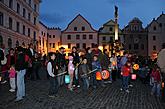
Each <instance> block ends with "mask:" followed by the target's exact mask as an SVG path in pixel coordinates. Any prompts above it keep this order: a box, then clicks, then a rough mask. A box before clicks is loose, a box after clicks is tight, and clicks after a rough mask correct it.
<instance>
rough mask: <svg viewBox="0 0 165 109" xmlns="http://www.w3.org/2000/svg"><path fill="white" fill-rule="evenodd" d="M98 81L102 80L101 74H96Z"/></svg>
mask: <svg viewBox="0 0 165 109" xmlns="http://www.w3.org/2000/svg"><path fill="white" fill-rule="evenodd" d="M96 80H102V75H101V72H96Z"/></svg>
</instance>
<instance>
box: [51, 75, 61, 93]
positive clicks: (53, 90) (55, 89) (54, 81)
mask: <svg viewBox="0 0 165 109" xmlns="http://www.w3.org/2000/svg"><path fill="white" fill-rule="evenodd" d="M49 81H50V88H49V95H55V94H57V92H58V87H59V85H58V80H57V78H53V77H50V78H49Z"/></svg>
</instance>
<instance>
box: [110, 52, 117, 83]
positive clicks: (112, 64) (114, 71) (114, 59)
mask: <svg viewBox="0 0 165 109" xmlns="http://www.w3.org/2000/svg"><path fill="white" fill-rule="evenodd" d="M110 67H111V69H112V81H116V76H117V57H116V55H115V54H112V56H111V58H110Z"/></svg>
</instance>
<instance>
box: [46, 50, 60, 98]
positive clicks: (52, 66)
mask: <svg viewBox="0 0 165 109" xmlns="http://www.w3.org/2000/svg"><path fill="white" fill-rule="evenodd" d="M55 58H56V56H55V54H54V53H53V52H51V53H49V59H50V60H49V62H48V64H47V71H48V74H49V76H50V78H49V80H50V88H49V97H55V96H56V94H57V92H58V80H57V77H56V76H55V75H56V74H57V70H58V67H57V65H56V63H55Z"/></svg>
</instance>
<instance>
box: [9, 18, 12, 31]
mask: <svg viewBox="0 0 165 109" xmlns="http://www.w3.org/2000/svg"><path fill="white" fill-rule="evenodd" d="M12 27H13V19H12V18H11V17H9V29H12Z"/></svg>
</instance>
